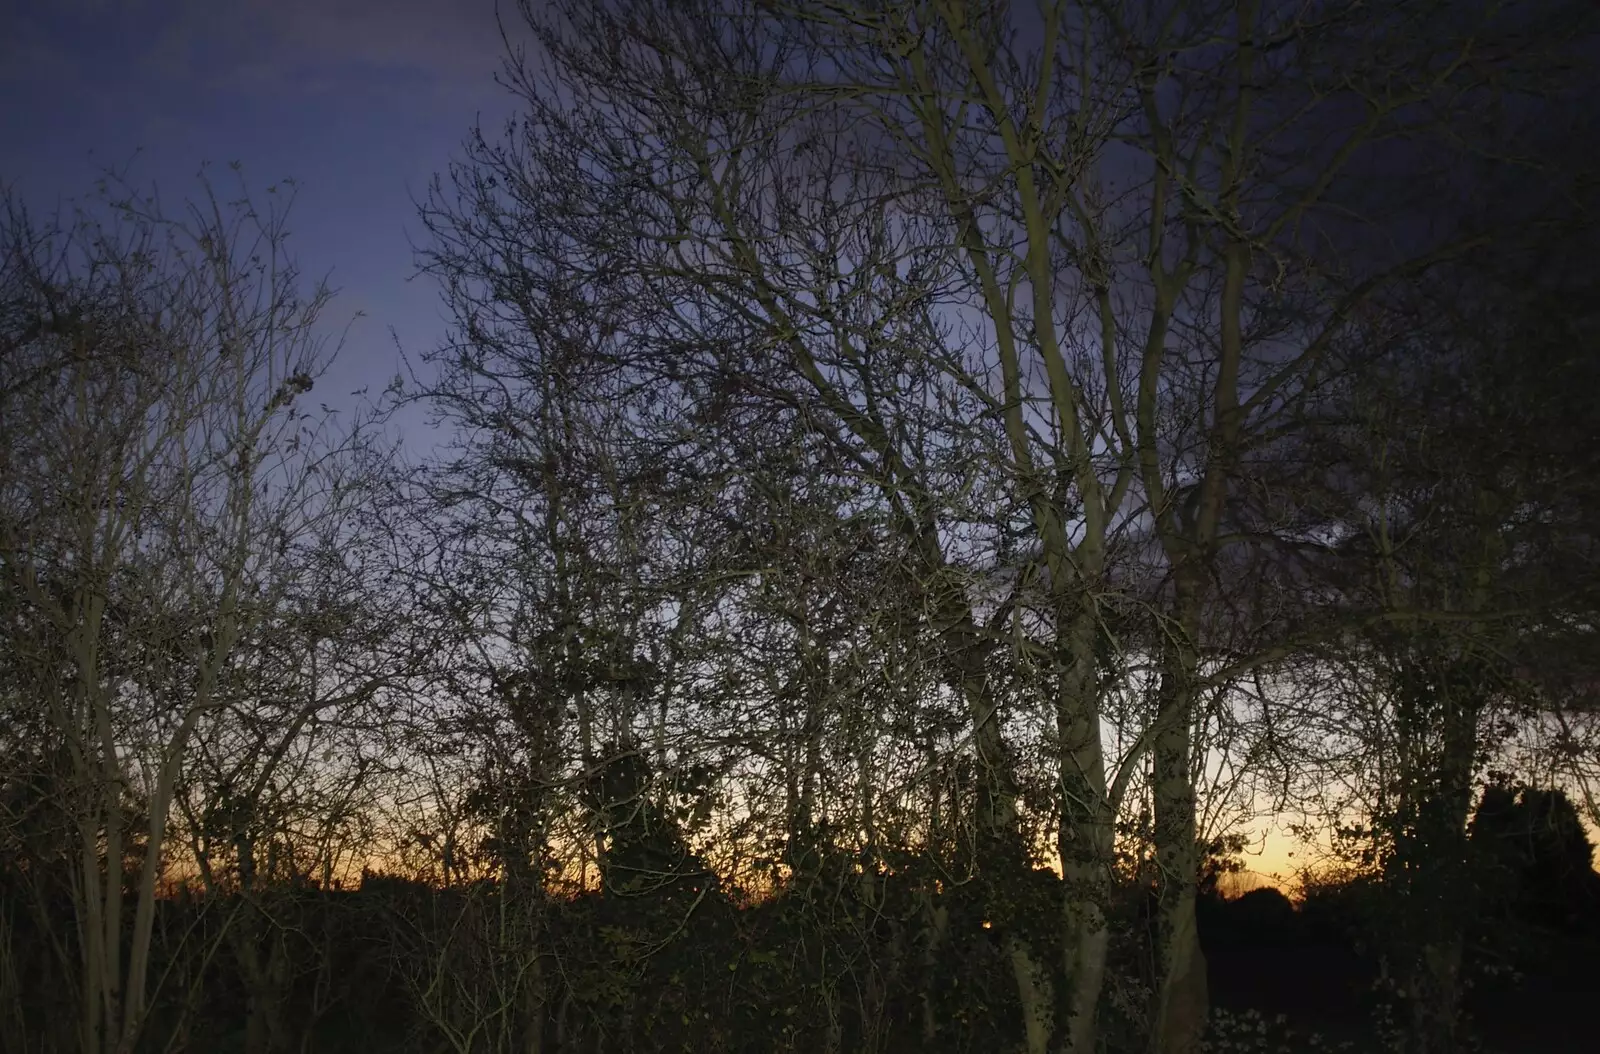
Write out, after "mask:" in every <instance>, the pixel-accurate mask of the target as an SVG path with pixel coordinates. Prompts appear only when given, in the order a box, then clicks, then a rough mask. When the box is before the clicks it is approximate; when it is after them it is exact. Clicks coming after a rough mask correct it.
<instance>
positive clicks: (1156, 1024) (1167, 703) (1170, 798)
mask: <svg viewBox="0 0 1600 1054" xmlns="http://www.w3.org/2000/svg"><path fill="white" fill-rule="evenodd" d="M1179 588H1180V591H1182V592H1185V593H1188V592H1189V590H1188V589H1187V588H1185V587H1184V586H1180V587H1179ZM1196 616H1197V611H1196V607H1195V604H1194V602H1193V599H1192V596H1185V597H1183V598H1182V599H1180V618H1179V623H1180V625H1179V628H1178V630H1177V633H1176V638H1177V639H1175V640H1173V641H1171V642H1170V643H1169V644H1168V645H1167V647H1166V649H1165V650H1166V660H1165V662H1164V664H1163V665H1164V666H1165V669H1164V670H1163V672H1162V683H1161V689H1160V696H1159V698H1160V705H1159V709H1158V712H1157V715H1156V721H1157V726H1158V731H1157V734H1156V736H1155V737H1154V738H1155V742H1154V749H1153V761H1154V777H1155V786H1154V791H1155V793H1154V799H1155V849H1156V865H1157V874H1156V882H1157V888H1156V912H1157V920H1156V985H1155V991H1154V993H1153V1000H1152V1004H1153V1005H1152V1007H1151V1032H1150V1051H1151V1054H1193V1052H1194V1051H1196V1050H1198V1049H1199V1044H1200V1039H1201V1036H1202V1035H1203V1034H1204V1032H1205V1025H1206V1016H1207V1013H1208V1009H1209V1008H1208V997H1209V993H1208V991H1207V986H1206V960H1205V954H1204V952H1202V950H1201V948H1200V936H1199V931H1198V930H1197V928H1196V925H1195V914H1194V909H1195V882H1196V877H1197V875H1198V873H1199V860H1198V849H1197V842H1198V832H1197V830H1196V821H1195V791H1194V778H1193V773H1192V772H1191V771H1190V766H1191V757H1192V751H1193V742H1192V729H1193V727H1194V716H1195V709H1196V703H1197V700H1196V698H1195V691H1196V689H1195V680H1196V674H1197V672H1198V656H1197V655H1196V654H1195V649H1194V646H1193V643H1192V642H1193V640H1194V639H1195V638H1194V629H1195V624H1196V622H1197V621H1198V619H1197V617H1196Z"/></svg>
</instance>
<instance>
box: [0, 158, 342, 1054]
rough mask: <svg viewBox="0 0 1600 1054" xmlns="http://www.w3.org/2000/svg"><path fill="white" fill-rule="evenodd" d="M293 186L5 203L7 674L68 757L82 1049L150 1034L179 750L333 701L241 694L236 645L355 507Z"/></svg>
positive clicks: (248, 642) (192, 776) (292, 732)
mask: <svg viewBox="0 0 1600 1054" xmlns="http://www.w3.org/2000/svg"><path fill="white" fill-rule="evenodd" d="M287 189H288V188H287V187H273V188H269V190H268V192H267V195H266V196H265V201H266V203H267V206H265V207H262V208H259V209H258V207H257V206H255V205H253V204H252V203H251V202H250V201H249V200H248V199H241V200H238V201H232V200H227V199H224V198H223V197H220V196H219V195H218V193H217V191H216V190H215V189H214V188H213V186H212V185H211V184H210V183H209V182H202V186H201V192H200V195H199V196H198V197H197V198H195V199H193V200H192V201H190V202H189V203H188V204H187V205H185V206H184V207H183V208H182V209H181V210H180V211H179V212H177V213H176V214H173V213H169V212H166V211H164V210H163V208H162V206H161V205H160V203H159V202H158V201H157V200H156V199H155V198H154V197H153V196H149V195H143V194H140V193H137V192H135V191H133V190H131V189H130V188H128V187H127V186H125V185H123V184H120V183H116V182H115V181H113V182H110V183H108V184H107V185H105V186H104V187H102V190H101V193H100V195H99V196H98V197H97V198H95V199H93V200H92V201H91V202H90V203H89V204H88V205H86V206H85V207H84V209H83V210H81V211H79V212H77V213H75V214H74V215H71V216H69V217H67V218H66V219H65V220H58V221H54V222H49V223H45V224H38V223H35V222H34V221H33V220H32V219H31V218H30V217H28V216H27V215H26V214H25V213H24V212H23V211H22V209H21V207H20V206H19V205H18V204H17V203H15V201H13V200H11V199H8V202H7V206H6V207H7V223H6V230H5V253H6V255H5V261H4V267H5V270H4V274H3V288H4V295H5V303H6V312H7V316H6V320H7V328H6V332H5V336H4V340H5V345H4V350H5V354H4V360H3V364H0V369H3V370H4V380H3V384H0V391H3V393H4V408H3V412H0V420H3V421H4V425H3V433H0V458H3V467H0V479H3V480H4V483H3V489H0V495H3V496H0V502H3V511H0V567H3V574H4V578H5V584H6V586H5V590H6V594H7V596H8V597H10V598H12V599H11V600H10V601H8V604H9V605H10V607H11V609H12V610H11V612H10V615H11V618H12V625H13V626H14V627H15V628H14V630H13V637H12V648H13V651H14V654H15V660H14V661H15V665H16V667H17V669H18V672H19V674H20V675H21V677H22V678H23V683H25V684H26V685H27V692H28V695H29V698H30V706H32V707H34V708H37V715H38V717H39V719H40V720H41V721H42V722H43V727H45V728H48V730H49V735H50V736H52V737H58V741H59V742H60V743H61V744H62V748H61V753H62V767H61V768H59V769H58V770H57V778H58V780H59V782H58V783H57V784H56V787H55V792H56V793H58V794H59V795H60V796H61V802H62V805H63V811H64V813H65V815H66V817H67V818H68V821H69V822H70V824H71V829H72V832H73V837H74V842H73V844H72V845H71V847H70V849H69V850H68V855H69V858H70V859H71V861H72V868H73V870H72V881H71V903H72V909H73V915H74V918H75V920H76V924H77V932H76V934H75V938H76V939H75V941H74V942H73V951H72V954H73V955H74V956H75V959H76V961H75V962H74V964H73V966H74V969H73V970H72V971H71V976H72V977H73V979H74V981H75V982H76V985H77V993H76V995H77V1001H78V1022H77V1027H78V1030H79V1033H80V1035H79V1042H80V1044H81V1046H82V1048H83V1049H84V1050H85V1051H91V1050H92V1051H108V1052H109V1051H120V1052H126V1051H130V1050H132V1049H133V1047H134V1045H135V1043H137V1042H138V1041H139V1037H140V1035H141V1032H142V1029H143V1028H144V1025H145V1020H146V1015H147V1013H148V1010H149V1007H150V1006H151V999H152V988H153V985H155V984H159V979H158V978H156V977H153V976H152V962H153V957H154V954H155V948H154V947H153V941H154V938H155V933H156V927H155V921H156V914H157V902H158V898H159V897H160V896H161V895H162V893H163V886H164V883H165V882H166V881H167V880H169V879H170V878H171V877H173V872H172V870H170V869H171V866H172V864H173V862H174V859H175V851H176V849H177V847H175V846H174V845H173V844H172V843H171V841H170V840H169V835H170V834H171V833H172V832H173V831H174V830H175V825H176V823H177V820H178V817H177V816H176V815H175V813H174V805H175V803H176V802H177V799H178V797H179V796H180V795H181V794H184V793H186V791H187V790H189V789H192V788H194V787H195V786H196V783H195V780H196V778H197V777H199V775H200V772H201V771H202V769H203V766H202V767H201V769H197V768H195V767H194V762H195V758H196V750H197V749H198V748H199V746H200V745H201V744H202V743H203V742H207V743H210V744H212V746H213V747H214V746H216V745H217V744H219V743H220V742H221V739H222V738H225V737H224V735H223V733H222V732H221V728H222V727H223V726H225V725H229V724H230V723H232V722H235V721H237V722H240V723H238V724H234V725H233V727H235V728H236V729H239V730H240V731H241V732H244V733H245V734H247V735H248V734H249V732H248V729H249V728H250V727H251V725H252V724H253V718H252V717H245V716H243V711H245V710H253V711H254V714H255V715H256V716H265V715H266V714H268V713H272V720H273V722H274V723H275V727H274V728H273V730H272V731H270V732H265V730H263V733H264V734H265V735H266V737H267V739H266V742H267V743H270V744H275V745H276V746H275V747H272V748H269V752H270V753H273V754H276V755H277V757H278V759H279V760H281V758H282V756H284V754H285V753H286V751H285V750H284V749H283V748H284V745H285V744H289V743H292V742H294V741H296V739H297V732H299V731H301V730H303V729H304V727H305V725H306V724H307V723H308V722H310V721H313V720H314V719H315V718H316V716H317V715H318V714H320V713H322V712H323V710H324V708H325V707H326V706H328V705H331V704H330V703H329V701H328V700H327V699H326V698H322V699H320V700H316V701H305V702H300V703H294V704H290V706H289V712H287V713H285V712H283V711H281V710H276V709H275V707H274V703H273V702H272V701H270V700H264V701H262V702H261V703H259V704H255V703H253V702H247V701H246V697H247V696H253V695H254V693H255V692H258V691H261V690H268V691H270V689H269V688H267V686H265V685H262V684H260V683H259V682H256V683H254V684H252V683H251V680H252V677H253V674H252V672H251V668H252V667H253V666H254V665H255V664H254V662H253V661H251V660H248V659H247V658H246V657H245V653H246V652H247V651H250V650H256V651H257V653H258V654H259V650H260V649H261V648H264V647H271V646H272V643H271V641H270V640H269V638H271V637H272V636H273V635H274V634H275V633H276V632H277V630H278V629H280V628H281V625H280V623H281V620H282V619H283V618H284V617H285V616H286V613H287V612H288V611H289V610H292V608H293V607H294V606H295V602H296V599H297V596H296V594H297V593H300V595H301V596H305V595H306V594H304V593H303V592H301V590H302V587H303V586H304V585H305V584H306V583H307V582H308V580H309V578H310V577H311V576H317V575H319V574H321V573H322V569H319V568H318V567H317V566H316V565H315V558H316V557H317V556H318V555H322V556H326V555H327V553H328V551H329V550H328V548H327V546H329V545H331V544H336V543H337V542H338V541H340V540H341V539H340V538H339V535H340V533H341V524H347V523H348V522H349V521H348V519H347V517H348V513H349V511H350V509H351V505H350V502H351V501H353V500H359V498H360V487H359V486H358V483H359V482H360V480H359V478H358V477H360V475H361V473H360V472H359V471H352V468H351V462H349V461H348V460H347V459H346V454H347V453H348V451H349V450H350V449H351V443H352V442H353V440H352V438H351V435H350V434H349V433H343V432H338V431H335V432H327V431H321V430H318V429H315V428H312V427H309V424H310V418H309V417H308V415H307V412H306V411H305V410H304V409H303V408H302V404H303V402H304V396H305V395H306V393H308V392H309V391H310V390H311V389H312V386H313V384H314V383H315V380H316V378H317V377H318V376H319V375H320V373H321V371H322V370H323V369H324V367H325V366H326V363H327V354H326V348H325V340H324V338H323V337H322V335H321V334H322V330H321V328H320V321H319V320H320V317H321V315H322V313H323V311H324V309H325V307H326V305H327V302H328V298H329V292H328V290H327V288H326V287H325V286H321V285H317V286H310V287H308V286H306V285H305V284H304V283H303V281H302V278H301V275H300V273H299V271H298V270H296V268H295V267H294V266H293V264H292V262H291V261H290V260H288V258H287V257H286V256H285V255H284V238H285V235H286V227H285V213H286V211H287V205H288V199H289V197H290V195H289V194H288V193H286V191H287ZM311 617H313V618H324V619H326V618H329V617H334V616H333V615H332V614H331V612H327V611H324V612H320V613H316V614H314V615H312V616H311ZM311 680H312V681H313V682H317V683H316V687H315V688H314V689H311V691H312V693H313V695H314V694H315V693H316V692H321V691H326V690H327V683H328V682H326V681H322V680H321V679H320V678H318V677H317V676H315V675H312V677H311ZM285 687H287V686H285ZM254 698H259V696H255V697H254ZM270 761H271V759H269V768H270ZM262 775H263V773H262V772H260V771H258V772H255V773H252V775H251V778H249V779H247V780H246V782H251V783H252V784H255V783H260V782H261V776H262ZM268 778H269V779H270V775H269V776H268ZM255 789H256V788H255V787H238V788H235V789H234V790H235V791H237V792H238V793H239V794H240V795H243V796H244V798H248V797H249V796H250V794H251V792H252V791H253V790H255ZM212 790H213V791H215V792H217V793H219V794H220V793H221V792H222V788H220V787H213V788H212ZM244 798H239V799H236V800H244ZM207 805H208V806H210V807H213V808H216V807H221V803H220V800H219V799H218V798H216V797H215V796H214V797H213V799H212V800H211V801H210V802H209V803H207ZM135 818H137V821H136V820H135ZM247 829H248V828H244V827H239V828H236V830H237V833H238V835H239V836H241V837H242V836H244V835H245V832H246V830H247ZM202 859H204V858H202ZM251 863H252V854H249V853H245V854H242V855H241V857H240V859H239V860H238V867H239V871H240V874H241V875H242V876H243V875H248V872H249V869H250V866H251ZM129 910H131V919H129V918H125V917H124V912H125V911H129Z"/></svg>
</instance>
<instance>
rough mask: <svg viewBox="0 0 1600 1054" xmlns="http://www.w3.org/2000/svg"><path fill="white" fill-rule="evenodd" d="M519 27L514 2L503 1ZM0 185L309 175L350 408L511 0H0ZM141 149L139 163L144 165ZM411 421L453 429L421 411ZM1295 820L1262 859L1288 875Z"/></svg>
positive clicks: (409, 336) (408, 320) (44, 192)
mask: <svg viewBox="0 0 1600 1054" xmlns="http://www.w3.org/2000/svg"><path fill="white" fill-rule="evenodd" d="M499 4H500V5H501V7H502V9H503V10H504V13H505V17H506V22H507V25H508V27H515V26H516V25H517V24H518V22H517V15H516V12H515V9H514V3H513V2H512V0H499ZM0 24H3V25H5V26H6V27H7V31H6V32H5V33H0V183H4V184H7V185H9V186H10V187H12V188H13V189H14V190H15V191H17V192H18V193H19V194H20V195H21V197H22V199H23V201H25V202H26V203H27V204H28V206H29V207H30V208H31V209H33V210H34V211H35V212H40V213H42V212H49V211H52V210H53V209H54V208H55V207H56V206H57V205H58V204H65V203H68V202H70V200H71V199H72V198H73V197H75V196H80V195H84V194H87V193H88V192H89V191H90V189H91V187H92V185H93V183H94V180H95V178H96V176H97V175H99V174H100V173H101V172H102V171H104V170H105V169H106V168H108V167H110V168H117V169H122V168H124V167H128V171H129V174H130V176H131V178H132V180H133V182H134V183H136V184H139V185H144V186H149V185H151V184H154V186H155V187H156V189H157V190H158V191H159V192H160V194H161V196H162V198H163V200H164V201H165V202H166V203H167V204H168V205H175V204H177V203H178V202H179V201H180V200H181V199H182V198H183V197H184V196H186V195H188V194H191V193H193V192H194V191H195V190H196V189H197V186H198V184H197V183H196V178H195V177H196V175H197V173H198V172H199V171H200V169H201V166H202V165H207V164H208V165H210V166H211V167H212V168H213V169H214V173H213V174H214V175H215V176H216V177H217V179H218V182H219V183H221V184H222V185H223V186H226V185H227V184H226V182H225V180H226V179H227V178H228V176H229V173H228V172H227V166H228V165H229V164H230V163H233V162H238V163H239V164H240V165H241V166H242V170H243V174H244V177H245V178H246V180H247V181H248V183H249V184H250V186H252V187H253V188H255V189H256V190H264V189H265V188H266V187H267V186H268V185H269V184H272V183H275V182H278V181H280V180H282V179H284V178H286V177H288V178H292V179H294V180H295V181H296V183H297V185H298V191H297V196H296V199H295V207H294V212H293V214H292V216H291V222H290V231H291V242H290V248H291V252H292V253H293V255H294V256H295V257H296V259H297V260H298V262H299V263H300V264H301V266H302V268H303V270H304V271H305V272H306V273H307V274H308V275H314V276H320V275H323V274H329V277H330V280H331V282H332V284H333V286H334V287H335V288H336V289H337V290H338V291H339V296H338V297H337V299H336V300H335V301H334V303H333V305H332V306H331V308H330V310H329V312H328V314H327V315H326V316H325V323H326V325H327V330H328V335H330V336H336V335H337V334H338V331H339V330H341V329H343V327H344V326H345V324H346V323H347V322H349V321H350V320H351V318H352V316H354V315H355V314H356V313H357V312H360V313H361V315H362V316H363V317H361V318H359V319H357V320H356V321H355V322H354V323H353V324H352V325H351V326H350V329H349V330H348V332H347V335H346V339H345V344H344V346H343V349H342V351H341V352H340V355H339V357H338V359H337V360H336V362H335V365H334V368H333V369H332V370H331V371H330V373H329V374H328V377H327V381H326V383H325V385H323V386H322V390H320V391H319V397H320V398H321V399H322V400H325V401H327V402H328V403H329V404H330V405H334V406H340V405H354V404H355V403H356V402H358V401H359V399H357V398H356V397H355V396H354V395H353V393H354V392H355V391H356V390H357V389H359V388H362V387H367V386H370V388H371V391H372V393H373V395H374V396H375V395H376V394H377V393H378V392H380V391H381V390H382V389H383V387H384V386H385V385H386V384H387V383H388V381H389V380H390V378H392V377H393V376H394V374H395V373H396V372H397V370H398V369H399V368H400V359H399V351H398V350H397V342H398V346H399V348H401V349H403V350H404V351H405V353H406V354H407V355H408V356H409V357H411V358H413V359H415V357H416V356H417V355H419V354H420V353H422V352H423V351H425V350H427V349H429V348H431V347H432V346H434V345H435V344H436V343H437V342H438V341H439V340H441V339H442V338H443V336H444V334H445V329H446V324H445V320H444V313H443V305H442V303H441V301H440V299H439V295H438V290H437V288H436V286H435V285H434V284H433V282H432V280H431V279H428V278H426V277H421V278H419V277H416V268H415V263H414V257H413V251H412V246H413V245H414V244H418V243H420V242H421V241H422V239H423V231H422V229H421V223H420V222H419V220H418V219H417V215H416V208H415V205H414V201H415V200H416V199H417V198H419V197H420V196H422V195H423V194H424V193H425V192H426V189H427V186H428V182H429V180H430V179H431V178H432V177H433V175H434V174H435V173H441V172H443V171H444V170H445V169H446V167H447V166H448V164H449V162H450V160H451V159H452V158H453V157H455V156H458V155H459V148H460V145H461V144H462V142H463V140H464V139H465V137H466V135H467V134H468V132H469V131H470V129H471V128H472V126H473V124H474V122H476V121H479V120H482V121H483V122H484V124H485V125H486V126H489V127H493V126H497V125H498V124H499V123H500V122H502V121H504V120H505V119H506V118H507V117H509V116H511V115H512V113H513V112H514V111H513V108H512V107H513V102H514V100H512V99H511V97H510V96H509V94H508V93H506V92H505V91H504V90H503V89H502V88H500V87H499V86H498V85H497V84H496V83H495V82H494V74H495V73H496V72H497V71H498V70H499V68H500V61H501V56H502V55H503V54H504V50H505V42H504V40H503V39H502V37H501V35H500V30H499V28H498V25H497V20H496V0H0ZM130 166H131V167H130ZM397 420H398V425H399V427H400V428H402V429H403V430H405V433H406V434H404V435H403V436H401V437H400V438H403V439H404V440H405V443H406V446H407V447H408V448H409V449H410V450H411V451H412V452H413V453H425V452H426V451H427V450H428V448H429V447H430V446H431V445H432V443H433V441H434V440H435V439H436V438H438V437H437V436H436V435H435V434H433V433H431V432H429V431H427V430H426V422H425V419H424V416H423V415H422V414H420V413H418V414H413V415H407V416H404V417H401V418H398V419H397ZM1292 851H1293V847H1292V845H1291V844H1289V843H1288V840H1287V839H1284V838H1283V837H1282V836H1281V835H1280V836H1276V837H1273V838H1271V839H1269V845H1268V848H1267V852H1266V853H1265V854H1264V855H1263V856H1261V857H1253V858H1251V859H1250V860H1249V861H1248V866H1249V867H1251V868H1252V870H1257V871H1262V872H1279V873H1284V872H1287V871H1289V870H1292V867H1293V864H1294V861H1293V860H1292V859H1289V858H1288V857H1287V854H1288V853H1290V852H1292Z"/></svg>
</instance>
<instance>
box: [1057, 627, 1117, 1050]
mask: <svg viewBox="0 0 1600 1054" xmlns="http://www.w3.org/2000/svg"><path fill="white" fill-rule="evenodd" d="M1064 630H1065V633H1064V637H1065V640H1064V642H1063V643H1064V645H1065V647H1064V651H1065V653H1066V655H1067V656H1068V663H1069V665H1068V667H1067V669H1066V670H1064V671H1063V673H1062V684H1061V687H1060V689H1059V693H1058V696H1057V700H1056V706H1057V710H1056V724H1057V729H1058V734H1059V737H1060V744H1059V748H1058V749H1059V751H1060V753H1059V756H1058V759H1057V767H1058V775H1059V779H1060V780H1061V793H1062V798H1061V820H1060V828H1059V831H1058V836H1057V837H1058V849H1059V851H1060V854H1061V875H1062V879H1063V880H1064V885H1065V889H1064V898H1063V902H1062V904H1063V909H1062V910H1063V917H1062V923H1063V928H1064V934H1063V936H1064V938H1065V939H1064V942H1063V943H1064V960H1065V961H1064V963H1063V967H1064V969H1065V973H1066V993H1065V994H1066V1006H1067V1015H1068V1017H1067V1028H1066V1040H1065V1047H1064V1049H1065V1050H1066V1051H1067V1052H1068V1054H1091V1052H1092V1051H1094V1049H1095V1041H1096V1036H1097V1033H1098V1022H1097V1015H1098V1009H1099V1005H1100V993H1101V990H1102V989H1103V988H1104V986H1105V974H1106V954H1107V951H1108V949H1109V947H1110V934H1109V931H1108V928H1107V920H1106V907H1107V904H1108V902H1109V898H1110V875H1111V872H1110V864H1111V855H1112V838H1113V828H1112V817H1111V816H1110V815H1109V814H1108V809H1107V806H1106V786H1105V757H1104V747H1103V745H1102V742H1101V739H1100V709H1099V705H1098V703H1099V696H1098V686H1097V682H1096V678H1097V669H1096V663H1095V655H1094V642H1095V636H1096V634H1097V633H1098V631H1099V621H1098V615H1097V613H1096V612H1095V611H1094V609H1093V607H1092V606H1090V605H1088V604H1085V605H1084V606H1083V607H1082V609H1081V610H1078V611H1076V612H1073V613H1071V614H1070V616H1069V617H1068V618H1067V619H1066V620H1065V621H1064Z"/></svg>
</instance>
